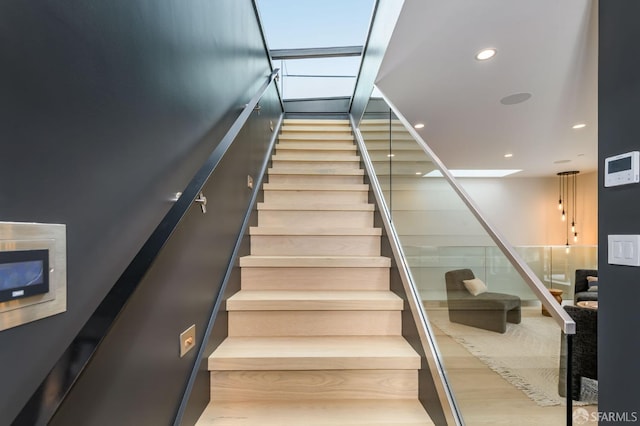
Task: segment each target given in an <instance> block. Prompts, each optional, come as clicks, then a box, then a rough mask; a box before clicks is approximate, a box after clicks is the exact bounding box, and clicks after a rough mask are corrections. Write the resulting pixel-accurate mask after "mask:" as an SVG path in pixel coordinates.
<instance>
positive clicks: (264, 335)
mask: <svg viewBox="0 0 640 426" xmlns="http://www.w3.org/2000/svg"><path fill="white" fill-rule="evenodd" d="M359 161H360V159H359V157H358V156H357V155H356V147H355V145H354V142H353V136H352V134H351V129H350V127H349V123H348V121H346V120H285V122H284V125H283V129H282V134H281V136H280V138H279V143H278V144H277V145H276V153H275V154H274V155H273V157H272V168H270V169H269V171H268V173H269V177H268V180H269V181H268V183H265V184H264V187H263V189H264V203H260V204H259V205H258V225H259V226H257V227H253V228H251V229H250V235H251V255H250V256H246V257H243V258H242V259H240V267H241V274H242V279H241V291H239V292H238V293H236V294H235V295H233V296H232V297H231V298H229V299H228V301H227V305H226V308H227V311H228V314H229V326H228V327H229V329H228V337H227V339H225V340H224V341H223V342H222V344H221V345H220V346H219V347H218V348H217V349H216V350H215V351H214V353H213V354H212V355H211V356H210V358H209V369H210V370H211V402H210V404H209V406H208V407H207V409H206V410H205V411H204V413H203V414H202V416H201V418H200V420H199V421H198V423H197V424H198V425H260V426H267V425H295V426H298V425H300V426H307V425H430V424H433V423H432V422H431V420H430V418H429V416H428V415H427V413H426V412H425V410H424V408H423V407H422V405H421V404H420V402H419V401H418V369H419V368H420V363H421V360H420V357H419V356H418V354H417V353H416V352H415V351H414V350H413V349H412V348H411V346H410V345H409V344H408V343H407V342H406V341H405V340H404V338H403V337H402V334H401V333H402V329H401V311H402V309H403V301H402V299H400V298H399V297H398V296H396V295H395V294H393V293H392V292H391V291H389V268H390V259H388V258H384V257H381V256H380V235H381V230H380V229H378V228H374V227H373V210H374V206H373V205H372V204H369V203H368V190H369V188H368V185H365V184H363V174H364V173H363V170H361V169H360V163H359Z"/></svg>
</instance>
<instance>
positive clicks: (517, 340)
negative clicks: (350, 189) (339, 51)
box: [359, 98, 597, 425]
mask: <svg viewBox="0 0 640 426" xmlns="http://www.w3.org/2000/svg"><path fill="white" fill-rule="evenodd" d="M359 133H360V135H361V136H362V140H363V145H364V147H365V148H366V150H367V153H368V156H369V157H370V159H371V163H372V166H373V169H374V171H375V174H376V176H377V181H378V182H379V184H380V186H381V189H382V192H383V194H384V198H385V203H386V207H387V209H388V210H389V214H390V217H391V220H392V223H393V225H394V227H395V229H396V231H397V234H398V238H399V240H400V243H401V245H402V250H403V252H404V255H405V257H406V263H407V264H408V265H409V267H410V275H411V277H412V280H413V285H414V286H415V287H416V288H417V289H418V291H419V294H420V298H421V300H422V305H423V309H424V310H425V312H426V313H427V318H428V320H429V322H430V324H431V327H432V329H433V330H434V333H435V335H436V340H437V342H438V345H439V348H440V352H441V355H442V363H443V365H444V367H445V370H446V376H447V378H448V382H449V384H450V386H451V389H452V391H453V394H454V395H455V399H456V401H457V405H458V407H459V409H460V411H461V413H462V416H463V418H464V420H465V422H466V424H469V425H473V424H497V423H500V424H523V419H536V420H535V424H545V425H554V424H558V425H560V424H566V422H567V418H568V417H567V413H568V411H567V401H566V399H565V397H564V395H566V392H565V390H564V389H563V390H562V391H560V387H562V386H564V383H565V380H564V377H561V374H564V372H566V369H563V368H561V359H562V357H561V345H560V342H561V340H562V339H563V338H564V337H561V336H562V328H561V321H557V319H556V317H557V315H558V314H557V313H556V314H555V315H556V317H552V316H550V315H549V314H548V311H546V310H543V309H542V306H541V301H540V299H539V297H538V296H537V294H536V291H537V292H538V293H539V294H540V293H542V294H543V293H546V292H547V291H549V290H548V289H552V288H555V287H557V286H559V285H561V284H562V285H568V288H567V289H566V290H567V291H566V292H564V293H566V295H565V299H567V300H566V302H567V303H570V302H571V301H572V290H571V285H572V284H571V280H572V278H571V275H572V274H574V273H575V269H576V268H578V267H584V266H585V265H589V264H595V261H596V259H595V248H594V247H584V248H583V247H570V250H569V253H567V252H566V251H567V250H566V247H564V246H563V247H549V246H546V247H544V246H535V247H533V246H532V247H518V248H513V247H511V251H508V253H509V255H507V254H506V253H505V249H504V248H503V247H500V246H499V245H498V244H497V243H496V241H495V240H496V237H495V235H492V233H490V232H488V231H487V230H486V227H485V226H483V224H481V223H480V221H479V220H478V219H477V214H474V213H473V212H472V211H471V210H470V208H469V207H468V203H465V202H464V201H463V200H462V199H461V197H460V195H459V193H458V192H457V191H456V190H454V188H453V187H452V185H451V184H450V183H449V181H448V180H446V179H445V178H444V177H442V175H440V177H437V176H436V177H432V176H431V175H430V173H431V172H433V171H435V170H437V169H438V167H437V164H438V161H437V160H434V158H431V157H430V156H429V155H427V153H426V152H425V150H424V149H423V148H422V146H421V145H420V143H419V142H417V141H416V140H414V138H413V136H412V134H411V132H409V131H408V130H407V129H406V128H405V127H404V125H403V123H402V121H401V120H400V119H398V118H397V117H395V116H394V114H393V112H392V110H391V109H390V108H389V107H388V106H387V104H386V103H385V101H384V100H383V99H379V98H376V99H371V100H370V102H369V107H368V108H367V110H366V111H365V114H364V115H363V117H362V120H361V121H360V124H359ZM498 233H499V230H498ZM494 234H495V233H494ZM498 239H500V238H498ZM560 252H562V253H560ZM514 255H515V256H516V257H519V262H521V264H523V265H525V266H528V267H529V268H530V270H531V275H532V276H533V278H531V277H529V276H528V279H527V280H525V278H524V277H523V276H522V272H521V271H522V269H523V268H522V267H516V266H514V262H513V259H511V257H514ZM560 274H562V276H561V275H560ZM536 277H537V278H536ZM473 278H476V279H479V280H480V281H481V282H478V281H470V280H471V279H473ZM462 280H467V281H469V282H467V284H466V285H465V283H464V282H463V281H462ZM532 280H535V281H536V283H537V284H535V285H536V286H537V287H536V291H533V289H532V287H531V285H532V284H531V283H530V281H532ZM545 280H546V281H545ZM545 283H546V284H545ZM565 283H568V284H565ZM545 287H546V288H545ZM476 290H479V292H480V293H479V294H477V295H475V296H474V295H473V294H472V292H475V291H476ZM549 296H550V295H549V294H547V296H546V297H547V299H549ZM552 301H553V300H552ZM545 303H547V304H548V306H549V307H550V309H551V310H552V311H555V312H560V311H561V312H562V314H561V315H562V316H564V317H565V318H568V317H567V316H566V314H565V313H564V311H562V308H561V305H560V304H557V305H551V304H549V300H546V301H545ZM554 303H557V302H554ZM563 303H564V302H563ZM545 311H546V312H545ZM569 320H570V319H569ZM565 321H566V320H565ZM562 325H563V327H566V322H565V323H562ZM593 395H594V393H593V392H591V393H590V396H589V398H591V399H590V400H587V401H585V402H584V403H585V404H587V407H588V408H589V410H592V411H593V410H597V405H595V400H594V399H593ZM582 403H583V402H579V404H582ZM516 406H517V407H519V408H518V410H514V409H513V407H516Z"/></svg>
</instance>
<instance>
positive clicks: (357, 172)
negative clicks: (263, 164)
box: [268, 167, 364, 176]
mask: <svg viewBox="0 0 640 426" xmlns="http://www.w3.org/2000/svg"><path fill="white" fill-rule="evenodd" d="M268 174H269V175H303V176H306V175H310V176H364V170H362V169H339V170H334V171H331V172H328V171H326V170H306V171H305V170H300V169H287V168H285V167H280V168H276V169H274V168H269V170H268Z"/></svg>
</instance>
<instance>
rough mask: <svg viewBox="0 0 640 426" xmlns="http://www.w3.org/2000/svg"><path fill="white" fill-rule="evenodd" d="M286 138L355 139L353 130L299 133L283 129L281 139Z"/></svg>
mask: <svg viewBox="0 0 640 426" xmlns="http://www.w3.org/2000/svg"><path fill="white" fill-rule="evenodd" d="M283 136H284V137H285V138H287V139H307V138H311V137H313V138H326V139H329V140H330V139H353V134H352V133H351V130H349V129H347V130H346V131H337V132H336V131H328V130H323V131H321V132H298V131H295V130H293V129H287V128H283V129H282V134H281V135H280V138H282V137H283Z"/></svg>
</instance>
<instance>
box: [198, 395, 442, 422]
mask: <svg viewBox="0 0 640 426" xmlns="http://www.w3.org/2000/svg"><path fill="white" fill-rule="evenodd" d="M256 419H260V420H256ZM198 424H206V425H219V426H303V425H304V426H374V425H376V426H381V425H393V426H416V425H432V424H433V422H432V421H431V419H430V418H429V416H427V413H426V412H425V411H424V408H423V407H422V405H421V404H420V402H418V400H417V399H389V400H381V399H373V400H352V399H340V400H294V401H291V400H289V401H249V402H247V401H242V402H220V403H217V404H210V405H209V406H208V407H207V409H206V410H205V411H204V413H203V414H202V417H201V419H200V422H198Z"/></svg>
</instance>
